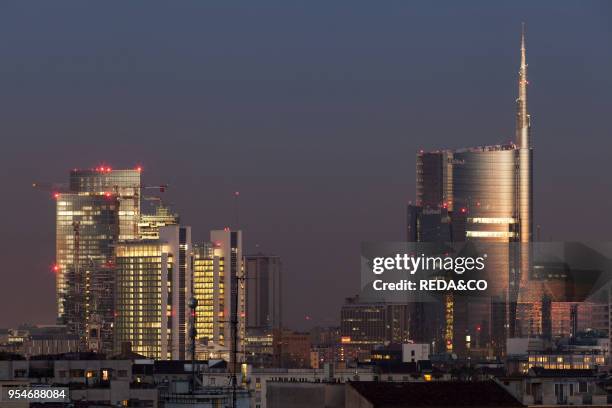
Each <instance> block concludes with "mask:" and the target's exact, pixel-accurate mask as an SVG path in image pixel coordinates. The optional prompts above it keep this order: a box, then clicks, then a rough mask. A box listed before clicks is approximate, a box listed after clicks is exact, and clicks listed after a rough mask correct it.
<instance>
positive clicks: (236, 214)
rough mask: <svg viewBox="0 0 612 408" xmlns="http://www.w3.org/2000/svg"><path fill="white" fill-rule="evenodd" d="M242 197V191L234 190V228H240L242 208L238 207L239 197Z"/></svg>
mask: <svg viewBox="0 0 612 408" xmlns="http://www.w3.org/2000/svg"><path fill="white" fill-rule="evenodd" d="M239 198H240V191H234V229H235V230H239V229H240V228H239V222H240V218H239V215H240V211H239V210H240V208H239V207H238V199H239Z"/></svg>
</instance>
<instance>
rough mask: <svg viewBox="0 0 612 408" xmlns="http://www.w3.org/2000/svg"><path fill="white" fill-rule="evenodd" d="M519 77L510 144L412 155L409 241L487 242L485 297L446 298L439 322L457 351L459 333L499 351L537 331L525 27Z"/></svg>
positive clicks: (460, 347)
mask: <svg viewBox="0 0 612 408" xmlns="http://www.w3.org/2000/svg"><path fill="white" fill-rule="evenodd" d="M518 83H519V92H518V97H517V99H516V104H517V111H516V142H515V143H510V144H508V145H496V146H479V147H472V148H467V149H458V150H437V151H432V152H423V151H421V152H420V153H418V155H417V203H416V205H415V206H409V211H408V228H407V231H408V239H409V240H412V241H418V242H447V241H451V242H463V241H470V242H472V243H474V244H479V245H481V246H482V245H487V254H488V258H487V271H488V273H489V274H490V275H491V276H493V277H494V278H495V279H494V280H493V282H492V285H491V286H490V289H491V290H490V293H491V299H490V302H486V301H485V299H484V298H483V299H479V300H480V301H479V302H476V301H469V302H465V301H463V300H462V299H460V298H455V296H454V295H452V296H448V297H447V298H446V311H445V312H446V316H451V315H452V319H451V318H447V319H446V322H445V324H446V328H445V331H444V332H445V333H446V335H445V337H446V338H445V339H444V344H447V348H446V349H447V351H449V350H452V351H453V352H456V353H459V354H460V353H461V352H462V351H467V350H468V349H469V348H470V347H471V345H469V346H470V347H468V344H467V342H466V344H462V343H461V342H462V340H463V339H464V338H465V339H467V338H470V339H472V338H479V341H478V343H480V345H487V344H488V347H490V348H492V349H493V350H494V351H498V352H503V349H504V347H505V338H506V337H507V336H512V337H515V336H523V335H526V336H534V335H538V334H539V333H540V332H541V312H540V311H541V306H540V305H541V298H542V291H541V290H540V287H539V286H537V285H535V284H534V283H533V282H530V281H529V279H530V269H531V268H530V267H531V255H532V254H531V249H530V243H531V241H532V240H533V232H532V231H533V184H532V178H533V173H532V168H533V167H532V161H533V159H532V155H533V153H532V152H533V148H532V144H531V135H530V127H531V124H530V116H529V113H528V109H527V85H528V81H527V58H526V46H525V28H524V26H523V30H522V33H521V62H520V70H519V81H518ZM462 302H463V303H462ZM415 313H416V314H417V316H416V318H415V319H414V320H415V321H419V322H426V324H428V323H429V322H434V321H435V319H433V318H431V319H430V318H425V316H424V315H425V309H424V308H421V309H418V310H417V311H416V312H415ZM421 330H422V328H421ZM422 331H423V332H428V333H431V332H434V330H422ZM438 332H440V331H439V330H438ZM437 343H438V344H442V342H440V341H438V342H437ZM449 346H450V347H449ZM471 352H472V353H473V352H474V350H473V348H472V349H471Z"/></svg>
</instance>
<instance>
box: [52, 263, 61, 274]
mask: <svg viewBox="0 0 612 408" xmlns="http://www.w3.org/2000/svg"><path fill="white" fill-rule="evenodd" d="M51 270H52V271H53V272H54V273H58V272H59V270H60V268H59V265H58V264H55V265H53V266H52V267H51Z"/></svg>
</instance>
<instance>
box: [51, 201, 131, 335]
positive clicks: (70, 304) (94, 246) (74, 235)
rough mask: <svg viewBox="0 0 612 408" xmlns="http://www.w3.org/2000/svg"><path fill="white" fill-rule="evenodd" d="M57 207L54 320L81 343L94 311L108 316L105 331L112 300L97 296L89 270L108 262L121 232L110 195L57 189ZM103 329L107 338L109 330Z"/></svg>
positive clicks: (116, 207) (94, 271)
mask: <svg viewBox="0 0 612 408" xmlns="http://www.w3.org/2000/svg"><path fill="white" fill-rule="evenodd" d="M56 206H57V211H56V266H55V268H54V269H55V270H56V274H57V275H56V293H57V307H58V320H59V321H60V323H62V324H66V325H67V326H68V329H69V331H70V333H72V334H76V335H78V336H79V337H80V338H81V344H82V346H85V342H86V337H87V336H86V332H87V324H88V321H89V319H90V317H91V315H92V314H98V315H102V317H103V318H105V319H106V320H107V321H106V323H105V324H104V327H105V330H104V331H105V332H108V330H110V327H111V324H112V302H110V304H109V302H102V301H100V299H99V296H98V295H99V294H100V292H98V291H97V286H98V285H97V283H96V279H95V278H94V277H93V275H95V274H97V272H98V271H101V270H105V269H108V268H110V267H112V262H113V261H114V253H113V244H114V243H115V242H117V239H118V237H119V207H120V205H119V201H118V199H117V197H116V196H114V195H105V194H94V193H88V194H80V193H61V194H56ZM92 285H94V286H92ZM111 286H112V285H111ZM91 289H96V293H97V294H98V295H97V300H96V301H95V302H90V300H92V301H93V299H90V296H91V295H92V293H91ZM110 298H111V299H112V295H111V296H110ZM106 300H107V301H108V298H107V299H106ZM109 319H111V321H110V322H109V321H108V320H109ZM107 334H108V337H107V340H110V332H108V333H107Z"/></svg>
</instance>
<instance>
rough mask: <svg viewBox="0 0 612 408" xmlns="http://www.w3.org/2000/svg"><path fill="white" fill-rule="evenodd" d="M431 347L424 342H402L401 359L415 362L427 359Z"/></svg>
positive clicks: (406, 361)
mask: <svg viewBox="0 0 612 408" xmlns="http://www.w3.org/2000/svg"><path fill="white" fill-rule="evenodd" d="M430 354H431V349H430V346H429V344H425V343H404V344H402V361H403V362H404V363H417V362H419V361H422V360H429V355H430Z"/></svg>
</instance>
